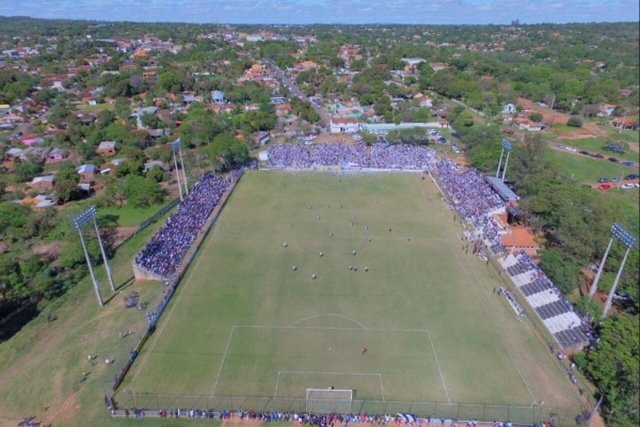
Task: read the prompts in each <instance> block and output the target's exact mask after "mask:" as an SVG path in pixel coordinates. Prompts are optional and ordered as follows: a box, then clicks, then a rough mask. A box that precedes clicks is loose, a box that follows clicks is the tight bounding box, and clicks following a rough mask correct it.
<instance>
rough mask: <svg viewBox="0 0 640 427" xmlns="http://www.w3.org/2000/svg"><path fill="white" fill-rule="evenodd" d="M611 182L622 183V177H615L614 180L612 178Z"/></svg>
mask: <svg viewBox="0 0 640 427" xmlns="http://www.w3.org/2000/svg"><path fill="white" fill-rule="evenodd" d="M611 182H620V177H619V176H614V177H613V178H611Z"/></svg>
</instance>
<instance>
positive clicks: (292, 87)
mask: <svg viewBox="0 0 640 427" xmlns="http://www.w3.org/2000/svg"><path fill="white" fill-rule="evenodd" d="M264 62H266V63H267V64H268V65H269V67H270V68H271V69H272V70H273V74H274V75H275V76H276V78H277V79H278V80H280V82H281V83H282V84H283V85H284V86H285V87H287V88H288V89H289V91H290V92H291V93H292V94H293V95H295V96H296V97H298V98H300V99H301V100H303V101H306V102H309V97H307V95H305V93H304V92H302V91H301V90H300V88H299V87H298V85H297V84H296V82H295V81H293V80H291V79H290V78H289V77H287V75H286V74H285V73H284V71H282V69H281V68H280V67H278V65H277V64H276V63H275V62H273V61H272V60H271V59H267V58H265V59H264ZM311 106H312V107H313V109H314V110H316V112H317V113H318V114H319V115H320V117H321V118H322V121H323V122H324V124H325V126H326V127H327V128H328V127H329V125H330V124H331V116H330V115H329V113H328V112H327V111H326V110H325V109H324V108H321V107H317V106H315V105H314V104H313V103H311Z"/></svg>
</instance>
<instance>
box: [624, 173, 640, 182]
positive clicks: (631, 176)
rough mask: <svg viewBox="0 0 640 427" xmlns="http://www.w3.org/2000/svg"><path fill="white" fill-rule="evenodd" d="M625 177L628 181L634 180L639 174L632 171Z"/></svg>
mask: <svg viewBox="0 0 640 427" xmlns="http://www.w3.org/2000/svg"><path fill="white" fill-rule="evenodd" d="M624 179H626V180H627V181H633V180H634V179H638V175H636V174H635V173H631V174H629V175H627V176H625V177H624Z"/></svg>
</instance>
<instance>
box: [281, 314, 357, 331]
mask: <svg viewBox="0 0 640 427" xmlns="http://www.w3.org/2000/svg"><path fill="white" fill-rule="evenodd" d="M318 317H339V318H342V319H345V320H349V321H351V322H353V323H355V324H356V325H358V326H360V327H361V328H362V329H365V330H367V329H369V328H367V327H366V326H364V325H363V324H362V323H360V322H358V321H357V320H355V319H352V318H351V317H347V316H343V315H342V314H333V313H327V314H315V315H313V316H309V317H304V318H302V319H300V320H296V321H295V322H293V323H292V324H291V326H293V325H297V324H298V323H302V322H304V321H306V320H311V319H317V318H318Z"/></svg>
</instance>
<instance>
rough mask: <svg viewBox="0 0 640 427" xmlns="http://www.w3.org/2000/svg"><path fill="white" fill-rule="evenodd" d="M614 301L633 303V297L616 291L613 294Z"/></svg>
mask: <svg viewBox="0 0 640 427" xmlns="http://www.w3.org/2000/svg"><path fill="white" fill-rule="evenodd" d="M613 299H615V300H618V301H623V302H633V298H632V297H631V295H629V294H628V293H626V292H624V291H615V292H614V293H613Z"/></svg>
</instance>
